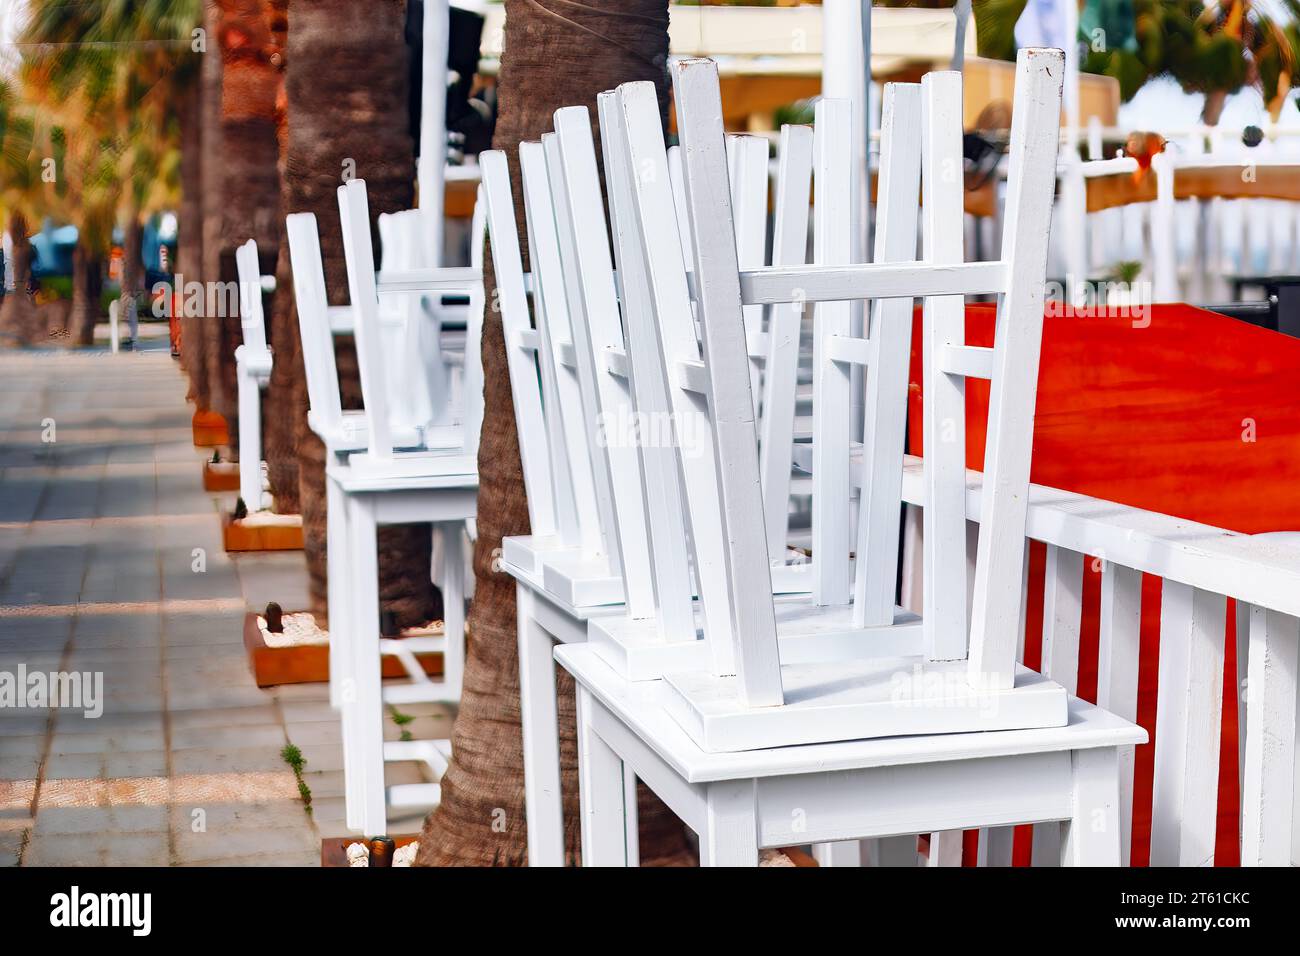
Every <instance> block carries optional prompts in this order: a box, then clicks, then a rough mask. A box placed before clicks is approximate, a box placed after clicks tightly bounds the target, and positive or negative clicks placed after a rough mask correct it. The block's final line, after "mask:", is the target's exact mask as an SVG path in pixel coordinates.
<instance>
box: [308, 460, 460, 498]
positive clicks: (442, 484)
mask: <svg viewBox="0 0 1300 956" xmlns="http://www.w3.org/2000/svg"><path fill="white" fill-rule="evenodd" d="M477 464H478V463H477V462H476V461H475V459H474V458H472V457H471V456H469V455H456V454H436V453H429V452H412V453H410V454H399V455H396V456H394V457H393V458H391V459H387V460H376V459H373V458H371V457H370V456H369V455H368V454H365V453H359V454H355V455H352V456H351V457H350V458H349V459H348V461H347V463H346V464H340V463H335V464H331V465H330V466H329V467H327V468H326V469H325V473H326V474H327V475H328V476H329V478H330V480H331V481H335V482H337V483H338V485H339V487H340V488H342V489H343V491H345V492H348V493H362V492H381V491H426V490H431V489H437V488H448V489H451V488H460V489H466V488H477V487H478V466H477Z"/></svg>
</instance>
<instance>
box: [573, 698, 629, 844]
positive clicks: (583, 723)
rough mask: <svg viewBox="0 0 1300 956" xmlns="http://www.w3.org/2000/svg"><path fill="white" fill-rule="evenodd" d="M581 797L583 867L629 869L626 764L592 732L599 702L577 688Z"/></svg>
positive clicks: (579, 784)
mask: <svg viewBox="0 0 1300 956" xmlns="http://www.w3.org/2000/svg"><path fill="white" fill-rule="evenodd" d="M577 697H578V797H579V803H580V805H581V810H582V865H583V866H627V863H628V860H627V831H626V817H625V804H624V800H625V791H624V789H623V761H622V760H621V759H619V756H618V754H616V753H615V752H614V750H613V748H611V747H610V746H609V744H607V743H605V741H604V740H602V739H601V738H600V736H599V735H598V734H597V733H596V732H595V731H594V730H592V729H591V713H592V709H593V707H594V706H595V702H594V701H593V700H592V698H591V694H590V692H588V691H587V690H585V689H584V688H582V687H581V686H580V687H578V689H577Z"/></svg>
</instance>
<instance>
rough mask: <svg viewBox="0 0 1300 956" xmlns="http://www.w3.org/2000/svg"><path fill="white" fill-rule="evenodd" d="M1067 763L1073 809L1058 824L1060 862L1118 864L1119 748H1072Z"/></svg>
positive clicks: (1093, 864) (1095, 864)
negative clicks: (1070, 773)
mask: <svg viewBox="0 0 1300 956" xmlns="http://www.w3.org/2000/svg"><path fill="white" fill-rule="evenodd" d="M1070 765H1071V770H1072V776H1073V788H1074V813H1073V814H1072V815H1071V817H1070V819H1069V820H1067V821H1065V823H1064V824H1063V825H1062V827H1061V864H1062V865H1063V866H1119V865H1120V840H1121V833H1122V831H1121V828H1120V820H1119V752H1118V750H1117V749H1116V748H1115V747H1098V748H1095V749H1092V750H1076V751H1074V753H1072V754H1071V755H1070ZM1034 830H1035V832H1037V830H1038V827H1037V826H1035V827H1034Z"/></svg>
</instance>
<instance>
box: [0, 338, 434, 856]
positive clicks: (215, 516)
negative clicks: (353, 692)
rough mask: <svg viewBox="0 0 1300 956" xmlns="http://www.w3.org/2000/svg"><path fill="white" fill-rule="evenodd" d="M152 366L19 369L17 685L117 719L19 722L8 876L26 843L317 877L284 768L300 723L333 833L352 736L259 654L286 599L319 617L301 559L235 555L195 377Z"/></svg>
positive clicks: (4, 826)
mask: <svg viewBox="0 0 1300 956" xmlns="http://www.w3.org/2000/svg"><path fill="white" fill-rule="evenodd" d="M160 328H161V327H160ZM100 331H101V332H102V331H103V330H102V329H101V330H100ZM146 345H147V346H148V347H156V348H157V349H159V351H157V352H137V353H132V354H130V355H126V356H118V357H115V358H113V359H111V360H107V359H106V358H105V357H104V355H103V353H89V354H87V353H74V352H66V353H63V352H60V353H49V354H46V353H42V354H41V355H39V356H36V355H34V354H32V353H21V352H14V353H4V354H0V481H2V482H3V488H4V491H3V494H0V670H12V669H14V668H16V667H17V666H18V665H20V664H21V665H24V666H27V667H28V668H35V669H39V670H42V671H47V672H48V671H54V670H75V671H79V672H90V673H92V674H101V675H102V676H103V704H104V712H103V714H102V715H101V716H100V717H98V718H90V717H87V716H86V715H85V714H84V713H82V712H81V711H80V710H73V709H61V710H51V709H49V708H40V709H35V708H33V709H26V708H21V709H20V708H6V709H4V710H2V711H0V781H3V784H0V793H4V794H6V796H5V798H4V800H5V802H4V804H3V805H2V806H0V865H13V864H14V863H16V862H17V861H18V855H19V847H20V846H22V845H23V844H22V841H23V839H24V834H27V838H28V840H29V843H28V845H27V849H26V850H25V851H24V853H23V864H24V865H32V866H42V865H76V864H98V865H167V864H169V863H170V864H174V863H195V864H208V863H220V864H226V865H240V864H242V865H249V864H255V865H281V864H283V865H294V866H303V865H316V864H317V862H318V861H319V853H320V847H319V831H318V829H317V826H316V823H315V822H314V820H313V819H312V817H311V816H309V815H308V814H307V813H306V812H305V810H304V808H303V805H302V803H301V801H300V800H297V799H294V798H293V794H294V782H293V776H292V774H291V773H290V772H289V770H288V768H287V767H286V765H285V764H284V761H283V759H282V758H281V756H280V751H281V748H282V747H283V745H284V742H285V726H286V725H285V717H286V709H287V712H288V714H289V716H290V718H291V720H296V721H297V722H298V723H299V724H300V725H304V726H306V728H307V729H304V730H302V731H301V733H300V737H301V738H302V739H303V741H304V749H305V750H306V756H307V760H308V764H309V765H308V771H307V774H306V779H307V781H308V785H309V786H313V787H314V788H315V791H316V792H318V793H319V795H320V799H322V800H324V801H330V802H327V803H325V804H323V805H322V808H321V811H320V812H321V813H322V814H323V815H324V816H325V817H327V818H329V819H331V820H332V819H333V818H335V817H336V816H341V814H342V799H341V798H342V792H343V780H342V774H341V773H340V772H339V770H338V769H337V767H338V766H339V765H341V754H340V753H339V747H338V737H339V731H338V718H337V715H336V714H334V712H333V711H332V710H331V709H330V708H329V705H328V702H327V688H325V687H324V686H323V685H320V686H315V687H310V686H309V687H302V688H299V689H286V690H285V691H284V692H283V693H281V692H280V691H270V690H261V689H259V688H257V687H256V686H255V685H254V682H253V679H252V676H251V674H250V673H249V669H248V664H247V659H246V655H245V652H244V648H243V634H242V625H243V608H244V607H245V605H246V604H250V605H251V606H257V605H258V604H264V603H265V600H266V599H267V594H268V593H270V594H275V595H279V598H278V599H279V600H280V601H281V602H282V603H286V602H287V604H288V605H296V603H297V602H298V601H299V597H298V596H299V595H301V600H302V603H303V604H305V603H306V602H305V596H306V593H307V584H306V582H307V576H306V570H305V565H304V564H303V557H302V555H301V554H300V553H295V554H280V555H262V556H259V555H252V556H248V558H247V560H243V559H239V560H232V559H231V557H230V556H228V555H227V554H226V553H225V551H224V550H223V548H222V544H221V526H220V517H219V516H220V514H221V512H222V511H225V510H228V509H229V508H230V507H231V505H232V504H233V496H213V495H210V494H208V493H206V492H204V491H203V490H202V485H201V474H202V470H201V462H202V460H203V458H205V457H206V455H205V454H204V453H203V452H201V451H196V450H195V449H194V448H193V445H192V443H191V433H190V416H191V410H190V409H189V408H188V407H187V406H186V404H185V401H184V394H185V382H184V379H183V376H182V374H181V372H180V371H179V370H178V368H177V366H176V365H175V363H174V362H173V361H172V360H171V359H170V358H169V357H168V355H167V352H166V339H165V338H160V339H158V340H157V341H156V342H152V341H151V342H148V343H146ZM45 418H53V419H55V421H56V423H57V426H58V433H57V437H58V440H57V441H56V442H54V443H46V442H43V441H42V440H41V438H42V436H41V424H40V423H41V422H42V420H43V419H45ZM33 519H37V520H36V523H29V522H32V521H33ZM45 519H53V520H45ZM195 548H200V549H202V551H203V555H202V556H203V558H204V562H205V564H204V570H203V571H202V572H196V571H195V570H194V549H195ZM245 588H247V589H248V592H247V593H245V591H244V589H245ZM421 716H423V715H421ZM311 725H319V726H311ZM308 740H310V743H307V741H308ZM42 760H44V767H43V771H44V776H43V778H42V784H41V786H40V788H37V785H36V777H37V774H38V770H39V769H40V768H41V761H42ZM408 772H409V771H407V770H405V769H403V768H394V773H395V774H396V775H397V778H401V777H404V776H405V775H406V774H407V773H408ZM390 776H392V774H390ZM209 793H210V794H212V795H213V796H214V797H220V798H221V799H214V800H212V801H211V802H208V803H205V802H203V801H202V799H201V798H202V796H203V795H204V794H209ZM234 794H245V795H246V796H245V798H244V800H242V801H241V800H236V799H235V798H234V797H233V796H232V795H234ZM33 799H36V800H37V801H38V803H39V806H38V807H37V809H36V816H35V818H34V819H33V818H31V817H29V816H28V815H29V814H30V813H31V803H32V801H33ZM177 801H188V803H183V802H177ZM196 801H197V802H196ZM196 808H197V809H201V810H202V811H203V813H204V822H205V824H206V826H207V833H206V834H196V833H194V832H193V829H192V824H193V819H194V818H193V812H194V810H195V809H196ZM172 848H174V849H176V852H172Z"/></svg>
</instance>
